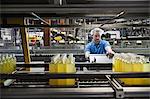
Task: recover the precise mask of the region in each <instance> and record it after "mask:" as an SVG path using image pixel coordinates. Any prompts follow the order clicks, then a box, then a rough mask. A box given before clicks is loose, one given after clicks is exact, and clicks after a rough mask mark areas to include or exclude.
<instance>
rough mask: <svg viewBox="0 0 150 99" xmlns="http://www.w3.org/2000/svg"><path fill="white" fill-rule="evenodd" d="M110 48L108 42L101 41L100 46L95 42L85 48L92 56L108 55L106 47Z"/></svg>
mask: <svg viewBox="0 0 150 99" xmlns="http://www.w3.org/2000/svg"><path fill="white" fill-rule="evenodd" d="M107 46H110V44H109V42H108V41H106V40H100V42H99V44H95V43H94V42H93V41H92V42H90V43H88V44H87V45H86V47H85V52H86V51H89V52H90V54H106V50H105V47H107Z"/></svg>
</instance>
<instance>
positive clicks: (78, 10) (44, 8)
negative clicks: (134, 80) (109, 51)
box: [0, 0, 150, 18]
mask: <svg viewBox="0 0 150 99" xmlns="http://www.w3.org/2000/svg"><path fill="white" fill-rule="evenodd" d="M149 6H150V1H149V0H1V11H0V12H1V16H2V17H3V16H5V17H9V16H10V17H12V16H31V14H30V13H32V12H34V13H37V14H38V15H40V16H45V17H60V16H61V17H100V16H101V17H102V18H103V17H105V18H109V17H112V16H115V15H116V14H118V13H120V12H121V11H124V12H125V14H124V16H125V17H127V18H143V17H144V18H148V17H149V12H150V11H149V9H150V7H149Z"/></svg>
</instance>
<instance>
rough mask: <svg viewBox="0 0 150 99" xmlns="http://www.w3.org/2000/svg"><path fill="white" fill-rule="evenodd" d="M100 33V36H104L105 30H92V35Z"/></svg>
mask: <svg viewBox="0 0 150 99" xmlns="http://www.w3.org/2000/svg"><path fill="white" fill-rule="evenodd" d="M96 32H98V33H99V35H100V36H101V35H102V34H104V30H102V29H100V28H94V29H93V30H91V33H90V34H91V35H94V33H96Z"/></svg>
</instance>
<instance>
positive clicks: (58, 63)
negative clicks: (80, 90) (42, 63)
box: [49, 54, 76, 86]
mask: <svg viewBox="0 0 150 99" xmlns="http://www.w3.org/2000/svg"><path fill="white" fill-rule="evenodd" d="M49 72H50V73H75V72H76V68H75V57H73V54H69V55H68V56H67V54H62V55H60V54H57V55H55V56H53V57H52V61H51V63H50V64H49ZM49 84H50V85H54V86H73V85H75V79H50V80H49Z"/></svg>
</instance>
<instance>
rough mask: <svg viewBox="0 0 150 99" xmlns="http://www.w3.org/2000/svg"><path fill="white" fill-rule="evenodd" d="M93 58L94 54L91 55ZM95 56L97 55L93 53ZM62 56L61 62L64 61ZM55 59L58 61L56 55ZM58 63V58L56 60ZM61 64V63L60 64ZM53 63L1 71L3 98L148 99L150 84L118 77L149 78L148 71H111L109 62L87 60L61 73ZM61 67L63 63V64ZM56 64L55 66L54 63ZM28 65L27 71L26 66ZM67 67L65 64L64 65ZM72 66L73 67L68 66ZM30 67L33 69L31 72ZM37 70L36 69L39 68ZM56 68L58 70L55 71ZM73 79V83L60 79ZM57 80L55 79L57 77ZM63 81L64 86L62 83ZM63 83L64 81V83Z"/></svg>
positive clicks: (19, 65) (19, 64)
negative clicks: (70, 70) (130, 82)
mask: <svg viewBox="0 0 150 99" xmlns="http://www.w3.org/2000/svg"><path fill="white" fill-rule="evenodd" d="M92 57H93V56H92ZM95 57H96V56H95ZM64 59H65V58H64V56H63V61H64ZM54 60H55V61H56V60H58V59H57V58H56V57H55V58H53V62H52V63H55V62H54ZM58 62H59V61H58ZM59 64H60V65H61V64H62V63H61V62H60V63H59ZM52 65H54V64H49V63H36V62H34V63H30V64H24V63H23V62H18V63H17V64H16V67H17V68H16V71H14V72H13V73H12V74H1V79H3V80H4V79H5V80H6V81H5V82H4V83H3V84H1V98H2V99H21V98H22V99H31V98H37V99H40V98H42V99H47V98H59V99H60V98H70V97H71V98H79V97H80V98H109V99H116V98H118V99H122V98H125V99H126V98H127V99H133V98H135V99H137V98H144V99H148V98H149V97H150V96H149V95H150V87H149V84H148V85H142V84H140V85H127V84H125V83H124V82H123V81H122V80H120V79H125V78H128V79H129V78H138V79H140V78H142V79H143V78H149V75H150V73H149V72H113V71H112V68H113V64H112V63H111V62H107V63H106V62H104V63H102V62H101V63H95V62H94V63H93V62H92V63H90V62H75V67H76V72H69V73H65V72H61V71H62V70H61V69H63V68H65V67H63V68H61V66H58V67H57V68H59V67H60V68H61V69H57V70H55V72H52V70H50V72H49V68H51V67H53V70H54V66H55V65H56V64H55V65H54V66H52ZM63 66H64V65H63ZM55 67H56V66H55ZM26 68H30V71H28V69H26ZM67 68H68V67H67ZM71 68H72V67H71ZM33 69H36V71H34V70H33ZM38 69H39V70H38ZM56 71H59V72H56ZM49 79H51V80H53V79H54V80H57V79H62V83H61V84H59V83H58V85H57V84H56V82H55V84H54V83H53V82H52V83H53V84H50V82H49ZM65 79H66V80H67V79H74V81H75V83H74V84H73V83H71V82H70V81H69V83H71V84H68V83H67V82H64V81H63V80H65ZM57 81H58V80H57ZM63 83H64V85H63ZM65 83H66V84H65Z"/></svg>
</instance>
